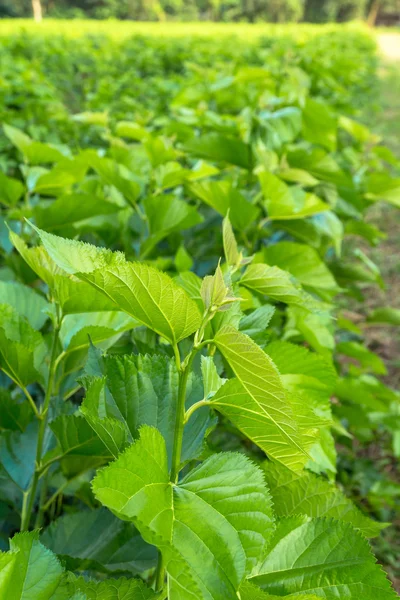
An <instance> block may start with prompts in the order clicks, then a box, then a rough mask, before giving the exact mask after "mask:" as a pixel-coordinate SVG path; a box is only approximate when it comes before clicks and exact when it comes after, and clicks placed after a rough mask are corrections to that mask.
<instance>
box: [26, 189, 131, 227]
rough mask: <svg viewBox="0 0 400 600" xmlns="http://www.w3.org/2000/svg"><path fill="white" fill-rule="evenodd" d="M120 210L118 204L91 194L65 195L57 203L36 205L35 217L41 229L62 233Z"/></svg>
mask: <svg viewBox="0 0 400 600" xmlns="http://www.w3.org/2000/svg"><path fill="white" fill-rule="evenodd" d="M119 210H121V207H120V206H118V204H115V203H112V202H107V201H106V200H103V199H102V198H99V197H97V196H94V195H91V194H65V195H62V196H59V197H58V198H57V200H56V201H55V202H51V203H46V204H38V205H36V206H35V208H34V215H35V220H36V222H37V224H38V226H39V227H41V228H43V229H46V230H47V231H60V230H63V229H64V230H65V229H66V228H68V227H71V226H74V225H76V224H77V223H79V221H83V220H84V219H89V218H90V217H94V216H97V215H109V214H113V213H116V212H117V211H119Z"/></svg>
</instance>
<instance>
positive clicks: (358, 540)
mask: <svg viewBox="0 0 400 600" xmlns="http://www.w3.org/2000/svg"><path fill="white" fill-rule="evenodd" d="M251 581H252V582H253V583H255V584H256V585H258V586H260V587H261V588H262V589H263V590H265V591H267V592H269V593H271V594H277V595H278V596H282V595H283V596H285V595H288V594H291V593H294V594H295V597H298V595H299V594H300V593H302V592H303V593H309V594H315V595H316V596H317V597H318V598H325V599H326V600H336V598H340V599H341V600H353V599H354V600H360V599H361V598H362V599H363V600H376V598H379V600H394V599H395V598H396V594H395V592H394V590H393V589H392V588H391V586H390V583H389V581H388V580H387V579H386V577H385V575H384V573H383V571H382V569H381V567H380V566H378V565H377V564H376V563H375V559H374V557H373V555H372V554H371V550H370V547H369V544H368V542H367V541H366V540H365V539H364V538H363V537H362V536H361V534H360V533H359V532H357V531H355V530H354V529H353V528H352V527H351V526H350V525H349V524H348V523H342V522H339V521H335V520H332V519H310V518H308V517H302V516H297V517H290V518H287V519H282V520H280V521H279V523H278V526H277V529H276V532H275V534H274V538H273V540H272V542H271V544H270V546H269V553H268V555H267V557H266V559H265V561H264V563H263V564H262V566H261V567H260V569H259V571H258V573H257V575H255V576H254V577H252V579H251ZM300 597H301V596H300Z"/></svg>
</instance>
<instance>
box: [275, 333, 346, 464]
mask: <svg viewBox="0 0 400 600" xmlns="http://www.w3.org/2000/svg"><path fill="white" fill-rule="evenodd" d="M265 351H266V353H267V354H268V355H269V356H270V357H271V358H272V360H273V361H274V363H275V365H276V366H277V367H278V369H279V372H280V374H281V378H282V382H283V385H284V386H285V389H286V390H287V391H288V392H289V393H290V394H291V399H292V403H294V409H296V411H297V413H298V420H299V423H300V424H302V425H303V427H301V429H302V430H304V435H305V436H306V437H305V440H304V442H303V443H304V444H305V445H306V447H307V450H308V452H309V454H310V456H311V458H312V461H309V462H308V463H307V468H309V469H310V470H313V471H315V472H330V473H336V452H335V444H334V439H333V437H332V434H331V431H330V428H331V426H332V413H331V404H330V397H331V396H332V394H333V391H334V387H335V384H336V373H335V370H334V367H333V365H332V364H331V363H330V362H329V361H328V360H326V359H325V358H324V357H323V356H321V355H320V354H315V353H313V352H310V351H309V350H308V349H307V348H304V347H303V346H297V345H294V344H289V343H287V342H281V341H276V342H272V344H269V345H268V346H267V347H266V348H265ZM300 415H302V416H301V419H300ZM315 428H317V429H318V436H316V435H315ZM316 438H317V439H316Z"/></svg>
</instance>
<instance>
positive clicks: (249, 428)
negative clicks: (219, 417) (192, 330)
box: [211, 327, 307, 470]
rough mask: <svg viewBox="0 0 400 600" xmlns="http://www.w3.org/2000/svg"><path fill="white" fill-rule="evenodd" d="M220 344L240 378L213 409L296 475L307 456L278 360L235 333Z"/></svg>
mask: <svg viewBox="0 0 400 600" xmlns="http://www.w3.org/2000/svg"><path fill="white" fill-rule="evenodd" d="M214 343H215V344H216V346H217V348H218V350H219V351H220V352H221V354H222V355H223V356H224V357H225V359H226V360H227V361H228V363H229V365H230V367H231V368H232V370H233V372H234V373H235V375H236V378H235V379H231V380H229V381H228V382H227V383H225V384H224V385H223V386H222V387H221V388H220V389H219V391H218V392H217V393H216V395H215V396H214V397H213V398H212V401H211V406H213V407H214V408H216V409H217V410H218V411H219V412H221V413H223V414H224V415H225V416H226V417H227V418H228V419H229V420H231V421H232V423H233V424H234V425H235V426H236V427H237V428H238V429H239V430H240V431H242V433H244V434H245V435H246V436H247V437H248V438H250V439H251V440H252V441H253V442H254V443H255V444H257V445H258V446H259V447H260V448H262V450H264V452H266V454H268V455H269V456H271V457H272V458H274V459H275V460H278V461H280V462H282V463H283V464H285V465H286V466H288V467H289V468H291V469H293V470H298V469H301V467H302V466H303V465H304V463H305V462H306V460H307V454H306V452H305V450H304V448H303V446H302V436H301V433H300V431H299V426H298V423H297V422H296V418H295V415H294V413H293V410H292V406H291V403H290V402H289V401H288V399H287V397H286V393H285V390H284V387H283V384H282V381H281V378H280V375H279V372H278V370H277V369H276V367H275V365H274V363H273V362H272V360H271V359H270V358H269V356H267V355H266V354H265V352H263V350H261V348H259V346H257V344H255V343H254V342H253V341H252V340H251V339H250V338H249V337H247V336H246V335H244V334H243V333H240V332H238V331H237V330H235V329H234V328H233V327H225V328H223V329H221V330H220V331H219V332H218V333H217V335H216V337H215V339H214Z"/></svg>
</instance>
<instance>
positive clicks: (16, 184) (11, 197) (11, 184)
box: [0, 171, 25, 207]
mask: <svg viewBox="0 0 400 600" xmlns="http://www.w3.org/2000/svg"><path fill="white" fill-rule="evenodd" d="M24 190H25V188H24V185H23V183H22V182H21V181H19V180H18V179H14V178H13V177H7V176H6V175H4V173H2V172H1V171H0V204H5V205H6V206H10V207H11V206H15V205H16V204H17V202H18V200H19V199H20V198H21V196H22V194H23V193H24Z"/></svg>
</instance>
